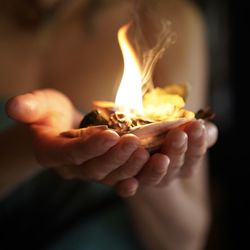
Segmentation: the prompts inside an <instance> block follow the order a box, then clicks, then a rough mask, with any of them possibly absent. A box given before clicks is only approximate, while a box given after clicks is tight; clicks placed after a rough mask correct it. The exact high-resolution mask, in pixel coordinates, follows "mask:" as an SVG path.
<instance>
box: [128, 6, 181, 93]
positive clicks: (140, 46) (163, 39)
mask: <svg viewBox="0 0 250 250" xmlns="http://www.w3.org/2000/svg"><path fill="white" fill-rule="evenodd" d="M139 8H140V7H139ZM139 8H138V7H137V8H135V11H134V13H133V22H132V23H133V28H134V44H135V49H136V51H137V53H138V54H139V55H140V58H141V72H142V79H141V85H142V92H143V95H144V94H145V93H146V92H147V91H150V90H151V89H153V86H154V84H153V72H154V68H155V65H156V63H157V62H158V60H159V59H160V58H161V57H162V56H163V54H164V52H165V50H166V49H167V48H168V47H169V46H171V45H172V44H174V43H175V42H176V37H177V35H176V33H175V32H173V31H172V29H171V26H172V24H171V21H169V20H166V19H161V20H160V21H159V22H158V23H159V25H158V27H157V28H155V29H154V31H151V32H152V34H149V31H148V29H144V28H143V25H144V26H145V24H144V23H143V20H142V19H143V18H142V16H141V15H140V10H139ZM143 14H144V15H146V18H147V19H149V21H150V22H151V20H152V22H153V17H155V15H156V14H157V13H154V12H153V11H152V10H147V11H146V13H145V10H144V13H143ZM145 30H146V32H145ZM155 31H156V33H155ZM145 33H147V34H145ZM148 36H156V39H155V41H156V42H155V45H154V46H152V47H149V45H148V42H147V41H148V39H147V37H148Z"/></svg>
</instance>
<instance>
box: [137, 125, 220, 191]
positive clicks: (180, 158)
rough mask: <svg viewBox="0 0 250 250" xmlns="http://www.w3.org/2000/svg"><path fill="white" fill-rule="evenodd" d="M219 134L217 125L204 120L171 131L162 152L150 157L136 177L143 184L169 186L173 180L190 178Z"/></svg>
mask: <svg viewBox="0 0 250 250" xmlns="http://www.w3.org/2000/svg"><path fill="white" fill-rule="evenodd" d="M217 136H218V130H217V127H216V126H215V125H214V124H213V123H210V122H204V121H203V120H196V121H193V122H190V123H188V124H187V125H186V126H185V127H184V128H182V129H180V128H176V129H172V130H170V131H169V132H168V133H167V135H166V139H165V142H164V143H163V145H162V147H161V149H160V152H159V153H156V154H154V155H153V156H152V157H151V158H150V159H149V161H148V162H147V164H146V165H145V166H144V168H143V169H142V171H141V172H140V173H139V175H138V176H137V178H138V180H139V182H140V184H142V185H146V186H166V185H167V184H169V183H170V182H171V181H172V180H174V179H177V178H182V177H184V178H187V177H191V176H192V175H193V174H194V172H195V170H196V169H197V168H198V166H199V162H200V161H201V160H202V159H203V157H204V155H205V154H206V151H207V149H208V148H209V147H211V146H212V145H213V144H214V143H215V142H216V140H217Z"/></svg>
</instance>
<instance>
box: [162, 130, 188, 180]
mask: <svg viewBox="0 0 250 250" xmlns="http://www.w3.org/2000/svg"><path fill="white" fill-rule="evenodd" d="M186 151H187V134H186V133H185V132H183V131H181V130H179V129H173V130H170V131H169V132H168V134H167V136H166V139H165V142H164V143H163V146H162V148H161V153H163V154H166V155H167V156H168V157H169V159H170V163H169V167H168V174H167V176H166V177H165V178H167V179H168V180H170V179H172V178H173V176H174V175H175V174H176V173H177V172H178V171H179V170H180V168H181V167H182V165H183V164H184V160H185V153H186ZM166 181H167V180H166Z"/></svg>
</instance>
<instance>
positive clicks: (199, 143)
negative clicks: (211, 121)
mask: <svg viewBox="0 0 250 250" xmlns="http://www.w3.org/2000/svg"><path fill="white" fill-rule="evenodd" d="M185 131H186V133H187V135H188V150H187V152H186V157H185V164H184V166H183V168H182V170H181V173H180V174H181V176H185V177H189V176H191V175H192V174H193V172H194V171H195V169H196V166H197V165H198V163H199V162H200V161H201V160H202V158H203V156H204V155H205V153H206V150H207V143H206V139H207V135H206V128H205V125H204V123H203V122H201V121H196V122H193V123H192V124H190V125H189V126H188V127H187V128H186V129H185Z"/></svg>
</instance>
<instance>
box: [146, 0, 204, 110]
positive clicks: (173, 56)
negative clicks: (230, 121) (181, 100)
mask: <svg viewBox="0 0 250 250" xmlns="http://www.w3.org/2000/svg"><path fill="white" fill-rule="evenodd" d="M147 2H148V4H149V5H151V6H154V8H155V13H157V17H156V18H155V22H156V23H157V22H158V23H159V21H160V20H161V19H162V18H165V19H168V20H170V21H171V23H172V30H173V32H175V33H176V35H177V39H176V42H175V44H174V45H173V46H170V47H169V48H168V49H167V50H166V52H165V54H164V57H163V58H162V59H161V60H160V61H159V63H158V65H157V68H156V71H155V83H156V84H157V85H167V84H169V83H181V82H189V83H190V85H191V88H192V93H191V94H192V97H193V98H192V99H191V98H190V101H189V103H188V106H189V108H191V109H192V110H197V109H198V108H199V107H202V106H203V105H204V102H205V100H206V85H207V84H206V82H207V52H208V51H207V36H206V26H205V21H204V18H203V16H202V13H201V11H200V10H199V8H198V7H197V6H196V5H195V4H193V3H192V2H190V1H186V0H168V1H166V0H159V1H158V2H157V4H155V5H154V4H153V2H154V1H153V0H147Z"/></svg>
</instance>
